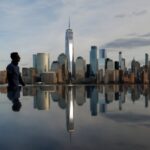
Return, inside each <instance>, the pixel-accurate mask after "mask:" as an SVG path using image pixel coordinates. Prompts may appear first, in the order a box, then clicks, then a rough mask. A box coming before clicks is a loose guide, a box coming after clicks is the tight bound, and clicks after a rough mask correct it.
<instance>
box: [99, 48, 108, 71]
mask: <svg viewBox="0 0 150 150" xmlns="http://www.w3.org/2000/svg"><path fill="white" fill-rule="evenodd" d="M106 57H107V56H106V49H99V58H98V70H100V69H103V71H104V70H105V60H106Z"/></svg>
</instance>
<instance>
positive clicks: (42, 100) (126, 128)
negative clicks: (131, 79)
mask: <svg viewBox="0 0 150 150" xmlns="http://www.w3.org/2000/svg"><path fill="white" fill-rule="evenodd" d="M149 101H150V87H149V86H146V85H145V86H144V85H141V86H140V85H131V86H119V85H107V86H102V85H101V86H94V85H92V86H85V85H77V86H67V85H62V86H27V87H25V88H23V89H21V90H20V89H17V90H15V91H13V92H12V91H10V90H7V87H4V86H3V87H0V130H1V132H0V133H1V134H0V149H2V150H10V149H11V150H42V149H44V150H50V149H54V150H60V149H62V150H63V149H71V150H77V149H78V150H80V149H83V150H85V149H86V150H100V149H101V150H109V149H110V150H113V149H114V150H133V149H136V150H149V149H150V142H149V139H150V108H149Z"/></svg>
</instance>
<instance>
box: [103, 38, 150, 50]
mask: <svg viewBox="0 0 150 150" xmlns="http://www.w3.org/2000/svg"><path fill="white" fill-rule="evenodd" d="M144 46H150V39H144V38H128V39H117V40H114V41H112V42H110V43H107V44H105V47H107V48H137V47H144Z"/></svg>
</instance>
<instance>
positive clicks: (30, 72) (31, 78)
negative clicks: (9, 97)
mask: <svg viewBox="0 0 150 150" xmlns="http://www.w3.org/2000/svg"><path fill="white" fill-rule="evenodd" d="M22 78H23V81H24V82H25V83H26V84H33V83H35V82H36V79H37V70H36V69H35V68H22Z"/></svg>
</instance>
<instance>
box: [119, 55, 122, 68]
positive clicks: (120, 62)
mask: <svg viewBox="0 0 150 150" xmlns="http://www.w3.org/2000/svg"><path fill="white" fill-rule="evenodd" d="M121 64H122V52H119V69H121Z"/></svg>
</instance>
